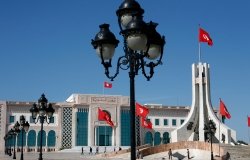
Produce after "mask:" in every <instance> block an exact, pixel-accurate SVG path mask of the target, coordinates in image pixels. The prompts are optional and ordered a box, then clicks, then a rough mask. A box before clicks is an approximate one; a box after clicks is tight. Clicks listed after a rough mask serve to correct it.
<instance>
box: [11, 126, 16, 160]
mask: <svg viewBox="0 0 250 160" xmlns="http://www.w3.org/2000/svg"><path fill="white" fill-rule="evenodd" d="M9 135H10V143H13V149H14V150H13V159H15V157H16V156H15V154H16V152H15V141H16V139H15V131H14V130H13V129H12V128H11V129H10V131H9ZM11 140H12V142H11ZM11 146H12V145H11V144H10V153H9V156H11V155H12V154H11Z"/></svg>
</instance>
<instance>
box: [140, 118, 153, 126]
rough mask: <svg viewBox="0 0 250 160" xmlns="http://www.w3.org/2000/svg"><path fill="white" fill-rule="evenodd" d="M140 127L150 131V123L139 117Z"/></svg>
mask: <svg viewBox="0 0 250 160" xmlns="http://www.w3.org/2000/svg"><path fill="white" fill-rule="evenodd" d="M141 125H142V127H144V128H148V129H152V126H153V125H152V123H151V122H150V120H147V119H145V118H144V117H141Z"/></svg>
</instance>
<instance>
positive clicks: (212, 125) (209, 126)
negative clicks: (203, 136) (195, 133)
mask: <svg viewBox="0 0 250 160" xmlns="http://www.w3.org/2000/svg"><path fill="white" fill-rule="evenodd" d="M204 130H205V132H207V133H208V134H210V144H211V160H213V159H214V155H213V135H214V134H215V132H216V126H215V123H214V122H213V120H209V121H208V123H207V124H205V126H204Z"/></svg>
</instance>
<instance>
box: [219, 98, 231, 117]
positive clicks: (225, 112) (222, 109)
mask: <svg viewBox="0 0 250 160" xmlns="http://www.w3.org/2000/svg"><path fill="white" fill-rule="evenodd" d="M220 114H221V115H222V116H225V117H226V118H227V119H230V118H231V115H230V113H229V112H228V110H227V107H226V105H225V104H224V102H223V101H222V100H221V99H220Z"/></svg>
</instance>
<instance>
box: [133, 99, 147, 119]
mask: <svg viewBox="0 0 250 160" xmlns="http://www.w3.org/2000/svg"><path fill="white" fill-rule="evenodd" d="M135 106H136V115H137V116H141V117H147V115H148V113H149V110H148V108H146V107H144V106H142V105H140V104H139V103H137V102H136V103H135Z"/></svg>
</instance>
